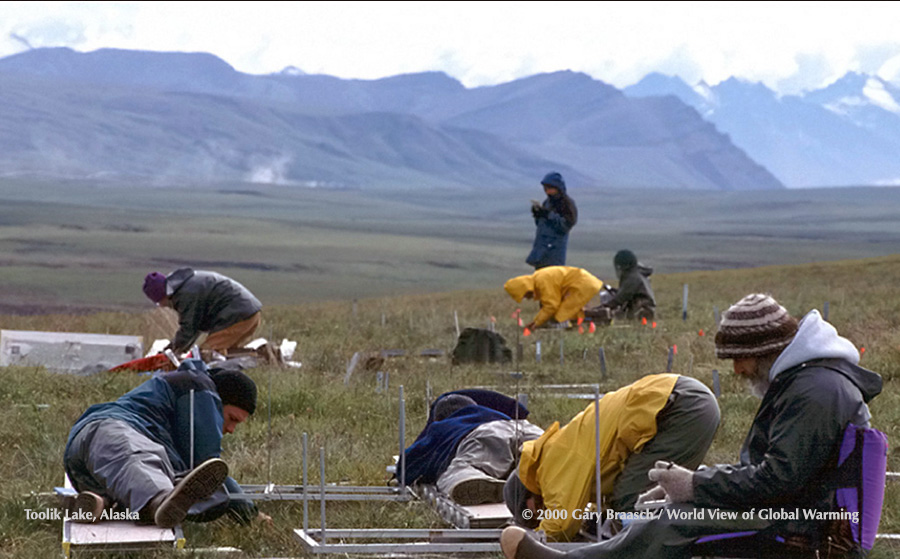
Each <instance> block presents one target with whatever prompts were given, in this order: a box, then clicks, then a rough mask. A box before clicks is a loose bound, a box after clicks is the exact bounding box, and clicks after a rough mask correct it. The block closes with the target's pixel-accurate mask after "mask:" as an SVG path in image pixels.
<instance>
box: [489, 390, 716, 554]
mask: <svg viewBox="0 0 900 559" xmlns="http://www.w3.org/2000/svg"><path fill="white" fill-rule="evenodd" d="M594 410H595V404H594V403H593V402H592V403H590V404H589V405H588V406H587V407H586V408H585V409H584V411H582V412H581V413H579V414H578V415H576V416H575V417H574V418H573V419H572V420H571V421H570V422H569V423H568V424H567V425H566V426H565V427H562V428H560V426H559V423H558V422H557V423H554V424H553V425H551V426H550V427H549V428H548V429H547V430H546V432H544V434H543V436H541V437H540V438H539V439H537V440H535V441H531V442H526V443H525V444H524V446H523V449H522V457H521V459H520V461H519V468H518V473H517V474H514V475H512V476H510V479H509V481H508V482H507V486H506V489H505V492H504V493H505V495H504V496H505V498H506V504H507V506H508V507H509V509H510V511H511V512H512V513H513V517H514V518H515V520H516V523H517V524H519V525H522V526H525V527H528V528H533V529H538V528H539V529H541V530H543V531H544V532H545V533H546V534H547V537H548V538H549V539H551V540H556V541H569V540H572V539H573V538H574V537H575V536H576V535H577V533H578V531H579V529H580V528H581V525H582V518H579V515H577V514H576V511H583V510H584V508H585V507H586V506H587V505H588V503H589V502H592V501H593V500H594V496H595V495H596V479H595V478H596V474H595V472H596V442H595V441H596V429H595V419H594ZM599 410H600V465H601V471H600V476H601V487H600V491H601V495H602V497H605V500H606V504H607V507H608V509H611V510H613V511H615V512H617V513H618V512H633V511H634V505H635V502H636V501H637V498H638V495H639V494H641V493H642V492H644V491H646V490H647V489H649V488H650V487H651V486H652V485H653V483H652V482H651V481H650V480H649V479H648V478H647V472H648V471H649V470H650V469H652V468H653V466H654V464H655V463H656V461H658V460H666V461H671V462H675V463H678V464H690V465H691V467H694V468H696V467H697V466H699V465H700V462H701V461H702V460H703V457H704V456H705V455H706V451H707V450H708V449H709V446H710V444H712V440H713V437H714V436H715V433H716V430H717V428H718V426H719V418H720V414H719V406H718V404H717V403H716V398H715V396H713V394H712V392H710V390H709V389H708V388H707V387H706V386H705V385H704V384H703V383H701V382H700V381H698V380H696V379H694V378H691V377H686V376H679V375H674V374H658V375H648V376H645V377H643V378H641V379H640V380H638V381H636V382H634V383H632V384H630V385H628V386H625V387H623V388H620V389H619V390H616V391H614V392H610V393H607V394H605V395H603V397H602V398H601V399H600V404H599ZM526 510H528V511H529V512H528V513H525V514H523V513H524V512H525V511H526ZM538 511H547V513H542V512H538ZM553 511H558V513H556V514H554V513H553ZM529 516H530V518H529ZM581 516H584V515H583V514H582V515H581Z"/></svg>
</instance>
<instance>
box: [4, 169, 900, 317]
mask: <svg viewBox="0 0 900 559" xmlns="http://www.w3.org/2000/svg"><path fill="white" fill-rule="evenodd" d="M490 186H493V185H490ZM571 192H572V195H573V196H574V198H575V201H576V202H577V204H578V209H579V222H578V224H577V225H576V226H575V228H574V229H573V230H572V233H571V236H570V240H569V251H568V260H567V262H568V264H569V265H572V266H579V267H582V268H586V269H588V270H590V271H591V272H593V273H594V274H595V275H596V276H597V277H599V278H602V279H604V280H606V281H608V282H614V276H613V270H612V259H613V255H614V254H615V253H616V251H618V250H619V249H622V248H629V249H631V250H633V251H635V253H636V254H637V255H638V257H640V258H641V260H642V261H644V262H646V263H648V264H650V265H652V266H654V267H655V269H656V271H657V273H672V272H686V271H693V270H714V269H732V268H743V267H749V266H763V265H777V264H796V263H801V262H818V261H822V260H841V259H847V258H865V257H872V256H886V255H889V254H893V253H895V252H897V246H900V220H898V219H897V215H896V209H895V208H897V207H900V189H896V188H881V189H869V188H846V189H821V190H790V191H771V192H765V193H759V192H708V191H703V192H698V191H687V192H682V191H671V190H669V191H626V192H607V191H602V190H584V189H578V188H577V187H573V188H572V190H571ZM529 198H543V192H542V191H541V190H540V187H539V185H538V184H537V179H535V183H534V184H533V185H522V186H519V187H517V188H506V189H493V190H485V191H470V192H465V191H446V190H431V189H427V188H421V189H403V190H401V189H397V190H394V191H362V190H360V191H343V190H325V189H308V188H290V187H280V186H267V185H252V184H251V185H248V184H234V185H214V186H202V187H201V186H197V187H191V188H183V187H182V188H164V187H148V186H146V185H142V186H127V185H102V184H94V183H78V182H62V181H53V182H37V181H32V182H28V181H26V180H25V179H11V178H0V314H2V313H4V312H7V313H13V314H17V313H32V312H39V313H44V314H46V313H47V312H55V313H62V314H71V313H72V312H80V311H81V310H84V309H91V310H95V309H97V308H98V307H101V308H104V309H107V310H123V309H127V310H137V309H146V308H147V307H148V304H147V301H146V300H145V299H144V297H143V295H142V294H141V292H140V284H141V280H142V279H143V277H144V275H145V274H146V273H147V272H149V271H150V270H152V269H158V270H161V271H164V272H168V271H170V270H173V269H175V268H177V267H180V266H185V265H189V266H193V267H195V268H197V269H212V270H216V271H218V272H221V273H223V274H226V275H228V276H231V277H233V278H235V279H237V280H238V281H241V282H242V283H244V284H245V285H247V286H248V287H250V288H251V289H252V290H253V291H254V293H256V294H257V295H258V296H259V297H260V298H261V300H262V302H263V303H264V304H266V305H292V304H298V303H305V302H315V301H331V300H351V299H354V298H357V299H366V298H377V297H386V296H392V295H409V294H425V293H441V292H447V291H456V290H470V289H484V288H489V287H492V286H497V285H502V283H503V282H504V281H505V280H506V279H507V278H510V277H512V276H515V275H519V274H523V273H527V272H528V271H529V270H530V268H529V267H528V266H527V265H526V264H525V262H524V260H525V257H526V255H527V254H528V251H529V250H530V247H531V242H532V240H533V238H534V223H533V221H532V218H531V213H530V212H529V211H528V200H529Z"/></svg>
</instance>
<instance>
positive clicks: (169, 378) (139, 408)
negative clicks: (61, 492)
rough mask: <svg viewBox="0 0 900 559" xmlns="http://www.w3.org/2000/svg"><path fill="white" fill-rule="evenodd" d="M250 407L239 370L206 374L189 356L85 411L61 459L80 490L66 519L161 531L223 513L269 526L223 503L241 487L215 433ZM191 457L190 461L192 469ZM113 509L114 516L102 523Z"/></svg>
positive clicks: (248, 506) (249, 510) (246, 509)
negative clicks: (143, 525)
mask: <svg viewBox="0 0 900 559" xmlns="http://www.w3.org/2000/svg"><path fill="white" fill-rule="evenodd" d="M192 391H193V405H192V403H191V398H192ZM192 408H193V413H194V420H193V428H194V433H193V436H192V434H191V424H192V422H191V410H192ZM255 410H256V385H255V384H254V382H253V380H252V379H250V377H248V376H247V375H245V374H244V373H242V372H240V371H221V372H219V373H217V374H215V375H210V374H209V372H208V371H207V368H206V365H205V364H204V363H203V362H202V361H200V360H194V359H189V360H186V361H184V362H183V363H182V364H181V367H179V369H178V370H177V371H175V372H172V373H168V374H164V375H157V376H155V377H153V378H151V379H150V380H148V381H146V382H145V383H143V384H142V385H140V386H138V387H137V388H135V389H133V390H131V391H130V392H128V393H127V394H125V395H123V396H122V397H120V398H119V399H118V400H116V401H114V402H106V403H103V404H95V405H93V406H91V407H90V408H88V409H87V411H85V412H84V414H83V415H82V416H81V417H80V418H79V419H78V421H76V423H75V425H74V426H73V427H72V430H71V431H70V433H69V439H68V442H67V443H66V449H65V454H64V464H65V469H66V474H67V475H68V476H69V479H70V480H71V481H72V484H73V485H74V487H75V489H76V490H78V492H79V493H78V496H77V497H76V499H75V505H74V507H75V514H74V515H73V518H76V519H80V520H84V521H89V522H91V521H97V520H100V519H104V518H107V517H111V518H114V519H128V520H138V521H139V522H141V523H146V524H156V525H157V526H159V527H161V528H172V527H174V526H177V525H178V524H180V523H181V522H182V521H184V520H185V519H186V518H187V519H194V520H198V521H208V520H213V519H214V518H218V517H219V516H221V515H223V514H225V513H228V514H229V515H230V516H232V517H233V518H235V519H236V520H238V521H239V522H241V523H244V524H246V523H249V522H250V520H252V519H253V518H256V517H259V518H261V519H268V517H267V516H266V515H263V514H262V513H260V512H259V511H258V510H257V509H256V507H255V505H253V503H252V502H251V501H249V500H247V499H241V498H240V497H239V495H232V496H229V493H240V486H239V485H238V484H237V483H236V482H235V481H234V480H233V479H231V478H229V477H228V466H227V465H226V463H225V462H224V461H223V460H221V459H220V458H219V455H220V453H221V442H222V436H223V435H224V434H225V433H233V432H234V430H235V427H236V426H237V425H238V424H239V423H242V422H244V421H245V420H246V419H247V418H248V417H249V416H250V415H251V414H252V413H253V412H254V411H255ZM192 441H193V448H191V442H192ZM191 458H193V460H194V463H195V464H198V466H196V467H194V468H193V469H192V468H191ZM225 487H227V489H228V492H226V491H225ZM113 506H114V507H116V508H117V510H116V514H115V515H108V516H107V515H106V512H107V511H106V509H107V508H108V507H113ZM121 509H124V514H123V513H122V510H121ZM189 515H191V516H190V517H189Z"/></svg>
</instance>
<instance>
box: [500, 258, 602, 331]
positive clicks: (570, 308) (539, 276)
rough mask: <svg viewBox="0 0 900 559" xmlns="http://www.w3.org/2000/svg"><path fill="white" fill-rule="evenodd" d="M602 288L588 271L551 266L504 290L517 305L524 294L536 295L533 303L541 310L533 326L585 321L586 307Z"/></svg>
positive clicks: (516, 281)
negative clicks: (578, 319)
mask: <svg viewBox="0 0 900 559" xmlns="http://www.w3.org/2000/svg"><path fill="white" fill-rule="evenodd" d="M602 288H603V282H602V281H601V280H599V279H597V278H596V277H594V276H593V274H591V273H590V272H588V271H587V270H583V269H581V268H574V267H572V266H548V267H546V268H541V269H540V270H537V271H535V272H534V274H532V275H530V276H519V277H516V278H512V279H511V280H509V281H507V282H506V283H505V284H504V285H503V289H505V290H506V292H507V293H509V295H510V297H512V298H513V299H515V301H516V302H517V303H521V302H522V299H523V298H524V297H525V294H526V293H528V292H529V291H531V292H533V293H534V300H535V301H540V303H541V310H540V312H538V314H537V316H536V317H534V325H535V326H540V325H541V324H543V323H545V322H547V321H548V320H550V318H551V317H552V318H555V319H556V321H557V322H564V321H566V320H572V319H575V318H579V317H583V316H584V312H583V310H582V309H583V308H584V306H585V305H586V304H587V303H588V301H590V300H591V299H592V298H593V297H594V295H596V294H597V293H598V292H599V291H600V289H602Z"/></svg>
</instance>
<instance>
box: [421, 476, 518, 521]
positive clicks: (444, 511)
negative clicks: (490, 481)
mask: <svg viewBox="0 0 900 559" xmlns="http://www.w3.org/2000/svg"><path fill="white" fill-rule="evenodd" d="M418 489H419V498H420V499H421V500H422V501H424V502H426V503H428V504H429V505H431V507H432V508H434V510H435V512H437V513H438V515H439V516H440V517H441V519H443V520H444V521H445V522H447V523H448V524H450V525H452V526H454V527H456V528H457V529H460V530H470V529H472V530H475V529H500V528H502V527H504V526H505V525H507V524H509V521H510V520H512V514H505V515H504V516H503V517H486V518H478V517H477V516H476V515H475V514H473V511H472V510H471V509H470V508H469V507H465V506H463V505H460V504H458V503H456V502H454V501H453V500H452V499H450V497H448V496H447V495H445V494H443V493H441V492H440V491H438V489H437V487H435V486H433V485H422V486H419V488H418ZM504 507H505V505H504ZM507 512H508V510H507Z"/></svg>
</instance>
